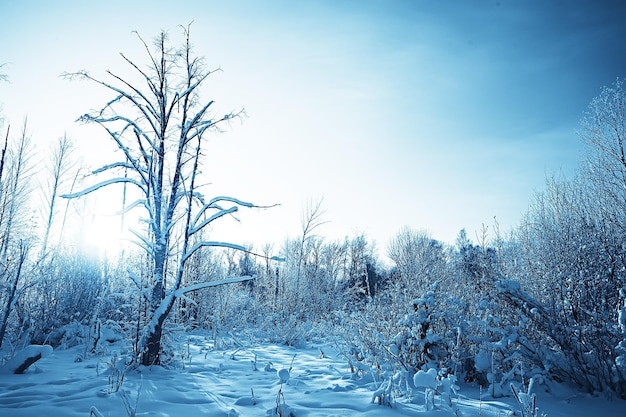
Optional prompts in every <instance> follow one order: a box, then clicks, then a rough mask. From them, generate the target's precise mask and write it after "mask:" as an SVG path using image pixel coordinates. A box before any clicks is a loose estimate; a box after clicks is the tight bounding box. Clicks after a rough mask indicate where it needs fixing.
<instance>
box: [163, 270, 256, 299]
mask: <svg viewBox="0 0 626 417" xmlns="http://www.w3.org/2000/svg"><path fill="white" fill-rule="evenodd" d="M254 278H255V277H253V276H250V275H244V276H241V277H236V278H225V279H220V280H218V281H209V282H201V283H198V284H194V285H190V286H188V287H184V288H179V289H177V290H176V291H174V296H175V297H177V298H180V297H182V296H183V295H184V294H186V293H188V292H192V291H198V290H201V289H203V288H210V287H218V286H220V285H226V284H234V283H237V282H245V281H250V280H253V279H254Z"/></svg>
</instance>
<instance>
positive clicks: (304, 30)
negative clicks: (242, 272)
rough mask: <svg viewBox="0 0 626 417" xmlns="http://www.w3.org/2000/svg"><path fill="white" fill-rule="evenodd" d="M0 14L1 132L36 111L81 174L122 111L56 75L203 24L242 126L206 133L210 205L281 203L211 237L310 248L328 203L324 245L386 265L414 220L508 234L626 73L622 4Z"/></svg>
mask: <svg viewBox="0 0 626 417" xmlns="http://www.w3.org/2000/svg"><path fill="white" fill-rule="evenodd" d="M0 16H2V22H3V24H2V26H0V45H2V46H1V47H0V63H6V65H5V66H4V67H3V68H2V71H3V72H4V73H5V74H6V75H7V76H8V77H9V83H0V103H1V104H2V110H1V112H0V115H1V116H2V117H3V118H4V128H3V129H2V131H3V132H4V131H5V128H6V125H7V124H8V123H10V124H11V125H12V126H13V127H12V129H13V130H15V131H17V128H16V126H18V125H20V124H21V122H22V119H23V118H24V117H25V116H28V119H29V127H30V131H31V133H32V137H33V140H34V141H35V142H36V143H37V144H38V145H37V152H38V153H39V154H40V155H41V156H42V157H43V156H44V155H45V154H46V152H48V151H47V149H49V145H50V144H51V143H52V142H54V141H55V140H56V139H57V138H58V137H60V136H62V135H64V134H67V135H68V136H69V137H70V138H71V139H73V140H74V141H75V142H76V143H77V144H78V147H79V148H80V149H81V152H84V158H85V160H86V161H87V162H88V163H89V162H92V161H96V160H97V159H98V158H99V157H102V155H103V154H106V152H105V150H106V149H107V148H106V145H107V144H106V139H105V138H104V136H103V135H102V134H101V133H97V132H95V131H94V130H93V129H91V128H87V127H84V126H81V125H79V124H77V123H75V122H74V120H75V119H76V118H77V117H78V116H79V115H81V114H84V113H86V112H87V111H88V110H90V109H93V108H97V107H99V106H101V105H102V104H103V103H105V102H106V101H107V99H108V98H110V97H109V96H107V95H106V94H103V93H104V92H103V91H100V90H97V89H94V88H93V86H88V85H85V84H84V83H78V82H69V81H67V80H65V79H63V78H61V77H60V74H62V73H63V72H68V71H69V72H71V71H76V70H79V69H87V70H89V71H90V73H92V74H93V75H104V72H105V70H107V69H111V70H114V71H118V72H119V73H122V74H124V73H125V71H126V73H128V72H127V70H128V69H127V68H126V67H124V66H123V63H122V61H121V58H120V56H119V52H123V53H124V54H125V55H128V56H130V57H132V58H133V59H134V60H136V61H138V62H145V54H142V51H141V48H140V46H141V45H140V44H139V42H138V41H137V38H136V36H134V35H133V33H132V31H134V30H136V31H138V32H139V33H140V34H141V35H142V36H143V37H144V38H146V39H151V38H152V37H153V36H156V35H157V34H158V32H159V31H160V30H161V29H164V30H167V31H168V32H169V33H170V34H171V36H172V40H173V41H175V40H178V39H180V37H179V34H180V30H179V28H178V25H180V24H183V25H186V24H188V23H189V22H191V21H193V24H192V26H191V31H192V32H191V36H192V42H193V44H194V48H195V51H196V52H197V53H198V55H201V56H204V57H205V58H206V62H207V65H208V66H209V67H212V68H218V67H219V68H221V70H222V71H220V72H218V73H216V74H215V75H214V76H212V78H211V81H210V85H209V88H208V90H207V95H206V99H207V100H210V99H213V100H215V101H216V104H215V105H216V106H217V107H218V108H219V109H223V110H224V112H228V111H233V110H234V111H236V110H239V109H242V108H245V111H246V115H247V116H246V117H245V119H243V120H242V121H233V122H232V123H231V125H229V126H228V128H227V129H226V130H225V132H223V133H221V134H219V135H215V136H212V137H211V138H210V144H209V147H208V148H207V158H208V159H207V163H206V165H205V167H204V168H203V172H204V173H205V174H206V175H207V176H208V178H209V179H210V183H211V184H210V186H209V187H210V188H209V189H207V190H206V191H205V193H214V195H224V194H227V195H231V196H234V197H237V198H240V199H242V200H248V201H251V202H253V203H256V204H274V203H279V204H280V206H278V207H276V208H272V209H269V210H263V211H254V212H242V213H240V216H239V218H240V222H233V221H230V220H229V221H227V222H225V224H223V225H222V226H221V229H220V228H218V229H216V230H215V233H216V234H218V235H219V234H220V233H221V234H222V236H223V238H224V239H229V240H231V241H234V243H244V242H250V243H253V244H262V243H277V244H280V243H281V242H282V241H283V240H284V239H285V238H286V237H295V236H298V235H299V233H301V219H302V216H303V214H304V212H305V211H306V207H307V205H308V204H309V202H317V201H319V200H322V208H323V209H324V210H325V212H324V215H323V218H324V220H325V221H327V223H325V224H323V225H322V226H321V227H320V228H319V229H318V231H319V234H320V235H322V236H325V237H326V238H327V239H342V238H343V237H345V236H355V235H357V234H365V236H367V237H368V239H369V240H370V241H372V242H376V246H377V247H378V249H379V250H380V251H381V252H382V253H384V252H385V248H386V245H387V243H388V241H389V239H390V238H391V237H393V236H394V235H395V234H397V233H398V232H399V230H400V229H401V228H402V227H405V226H408V227H411V228H413V229H416V230H421V229H423V230H426V231H428V232H429V233H430V234H431V236H432V237H433V238H435V239H438V240H441V241H444V242H448V243H454V241H455V238H456V236H457V235H458V233H459V231H460V230H461V229H462V228H465V229H466V230H467V233H468V236H469V237H470V238H475V237H476V234H477V233H478V232H479V231H480V229H481V228H482V225H483V224H484V225H488V226H489V227H493V224H494V218H495V219H496V220H497V222H498V224H499V226H500V229H501V230H503V231H507V230H509V229H510V228H512V227H515V225H516V224H518V223H519V221H520V220H521V217H522V216H523V214H524V213H525V212H526V211H527V209H528V205H529V202H530V201H531V200H532V198H533V195H534V194H535V193H536V192H537V191H540V190H541V189H542V188H543V185H544V182H545V178H546V176H547V175H553V174H555V173H559V172H564V173H565V174H567V175H571V174H573V173H574V172H575V171H576V169H577V164H578V163H579V161H580V160H581V158H582V151H583V147H582V144H581V142H580V140H579V138H578V136H577V135H576V129H577V127H578V123H579V120H580V118H581V117H582V115H583V112H584V111H585V109H586V107H587V105H588V103H589V102H590V101H591V99H592V98H593V97H594V96H596V95H598V94H599V92H600V89H601V87H602V86H608V85H610V84H611V83H613V82H614V81H615V79H616V78H617V77H620V78H621V77H624V76H626V43H624V41H623V40H624V39H626V25H624V23H623V22H624V19H625V18H626V3H623V2H620V1H606V0H603V1H592V0H589V1H579V0H572V1H539V0H532V1H512V0H500V1H492V0H475V1H460V0H459V1H453V0H448V1H420V0H415V1H399V0H398V1H382V0H381V1H367V0H365V1H356V0H355V1H345V0H344V1H342V0H338V1H330V0H319V1H263V2H261V1H229V2H224V1H178V2H171V1H168V2H164V1H123V2H121V1H115V0H114V1H108V2H91V1H80V2H79V1H57V2H48V1H28V0H27V1H20V2H9V1H0ZM93 163H94V164H95V163H96V162H93ZM96 206H97V209H96V212H97V213H96V214H98V215H100V214H103V212H106V211H107V209H106V204H104V202H103V201H101V202H100V204H97V205H96ZM109 212H112V210H109ZM105 217H106V216H105ZM109 217H110V216H109ZM108 229H110V227H108V226H107V227H100V228H96V229H94V232H93V234H94V235H98V234H100V233H105V232H106V230H108ZM222 236H220V237H222Z"/></svg>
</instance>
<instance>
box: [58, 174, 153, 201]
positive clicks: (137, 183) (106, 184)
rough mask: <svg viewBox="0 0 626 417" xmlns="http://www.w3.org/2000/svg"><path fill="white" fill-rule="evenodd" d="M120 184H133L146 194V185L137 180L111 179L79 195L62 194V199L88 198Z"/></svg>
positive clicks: (78, 193) (80, 192) (86, 189)
mask: <svg viewBox="0 0 626 417" xmlns="http://www.w3.org/2000/svg"><path fill="white" fill-rule="evenodd" d="M120 183H129V184H133V185H136V186H137V187H139V188H140V189H141V190H142V191H143V192H144V193H145V192H146V190H145V188H144V185H143V184H141V183H139V182H137V181H136V180H134V179H132V178H111V179H108V180H106V181H102V182H99V183H98V184H95V185H92V186H91V187H87V188H85V189H84V190H82V191H79V192H77V193H72V194H62V195H61V197H62V198H78V197H83V196H86V195H87V194H90V193H92V192H94V191H96V190H99V189H100V188H103V187H107V186H109V185H112V184H120Z"/></svg>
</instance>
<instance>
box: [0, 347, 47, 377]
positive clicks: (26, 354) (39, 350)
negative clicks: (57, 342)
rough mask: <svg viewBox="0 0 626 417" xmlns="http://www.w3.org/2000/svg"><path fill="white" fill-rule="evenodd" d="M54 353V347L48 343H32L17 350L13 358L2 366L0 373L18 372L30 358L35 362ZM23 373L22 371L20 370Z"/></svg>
mask: <svg viewBox="0 0 626 417" xmlns="http://www.w3.org/2000/svg"><path fill="white" fill-rule="evenodd" d="M51 353H52V347H51V346H48V345H30V346H26V348H24V349H22V350H21V351H19V352H17V353H16V354H15V355H13V357H12V358H11V359H9V360H8V361H6V363H4V365H2V366H0V373H13V372H16V370H18V369H19V368H20V367H21V366H23V364H24V363H25V362H26V361H28V360H30V361H32V362H33V363H34V362H36V361H37V360H40V359H43V358H45V357H46V356H49V355H50V354H51ZM20 373H21V372H20Z"/></svg>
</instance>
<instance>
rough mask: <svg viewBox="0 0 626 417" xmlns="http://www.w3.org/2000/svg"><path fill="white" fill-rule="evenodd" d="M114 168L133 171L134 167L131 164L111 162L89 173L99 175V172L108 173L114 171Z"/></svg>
mask: <svg viewBox="0 0 626 417" xmlns="http://www.w3.org/2000/svg"><path fill="white" fill-rule="evenodd" d="M115 168H128V169H135V166H133V165H132V164H130V163H128V162H113V163H112V164H108V165H105V166H103V167H100V168H98V169H95V170H93V171H91V173H92V174H94V175H95V174H99V173H101V172H104V171H108V170H109V169H115Z"/></svg>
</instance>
